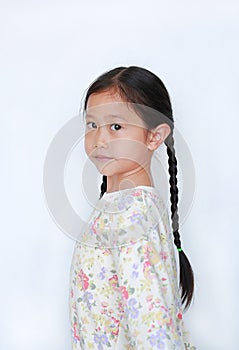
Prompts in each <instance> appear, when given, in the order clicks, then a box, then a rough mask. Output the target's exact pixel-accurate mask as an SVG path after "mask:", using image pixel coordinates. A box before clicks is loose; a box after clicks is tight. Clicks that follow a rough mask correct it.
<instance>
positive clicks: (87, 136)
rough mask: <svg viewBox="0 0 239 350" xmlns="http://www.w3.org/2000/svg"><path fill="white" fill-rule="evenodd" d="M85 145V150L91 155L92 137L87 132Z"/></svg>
mask: <svg viewBox="0 0 239 350" xmlns="http://www.w3.org/2000/svg"><path fill="white" fill-rule="evenodd" d="M84 146H85V152H86V154H87V156H89V155H90V153H91V152H92V148H93V147H92V142H91V137H90V135H89V134H88V135H87V134H85V139H84Z"/></svg>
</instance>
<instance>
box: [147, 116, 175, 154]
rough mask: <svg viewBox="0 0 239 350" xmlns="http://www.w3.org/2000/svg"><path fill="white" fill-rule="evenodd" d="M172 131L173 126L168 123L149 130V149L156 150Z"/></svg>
mask: <svg viewBox="0 0 239 350" xmlns="http://www.w3.org/2000/svg"><path fill="white" fill-rule="evenodd" d="M170 133H171V128H170V126H169V125H168V124H166V123H164V124H160V125H158V126H157V127H156V128H154V129H151V130H149V134H148V141H147V147H148V149H149V150H151V151H154V150H156V149H157V148H158V147H159V146H160V145H161V143H163V142H164V140H165V139H166V138H167V137H168V135H169V134H170Z"/></svg>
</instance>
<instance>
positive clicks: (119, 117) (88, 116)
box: [85, 114, 128, 122]
mask: <svg viewBox="0 0 239 350" xmlns="http://www.w3.org/2000/svg"><path fill="white" fill-rule="evenodd" d="M105 117H106V118H109V117H113V118H117V119H122V120H124V121H125V122H128V120H126V119H125V118H124V117H122V116H121V115H116V114H108V115H106V116H105ZM87 118H93V119H95V118H96V119H97V117H95V116H94V115H91V114H86V116H85V119H87Z"/></svg>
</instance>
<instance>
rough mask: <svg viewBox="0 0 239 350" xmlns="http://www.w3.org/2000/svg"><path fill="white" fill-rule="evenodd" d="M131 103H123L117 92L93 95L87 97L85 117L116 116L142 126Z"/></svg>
mask: <svg viewBox="0 0 239 350" xmlns="http://www.w3.org/2000/svg"><path fill="white" fill-rule="evenodd" d="M133 105H134V104H133V103H130V102H125V101H124V100H123V99H122V98H121V96H120V95H119V94H118V93H117V92H112V91H106V92H99V93H93V94H91V95H90V96H89V98H88V101H87V108H86V117H87V115H90V116H92V117H94V118H104V117H105V116H110V115H112V116H113V115H114V116H116V115H118V116H119V117H120V116H121V117H123V118H124V119H125V120H126V121H127V122H131V123H136V124H137V125H139V124H140V125H144V124H143V121H142V119H141V118H140V117H139V116H138V114H137V113H136V112H135V110H134V109H133Z"/></svg>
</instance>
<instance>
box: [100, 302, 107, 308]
mask: <svg viewBox="0 0 239 350" xmlns="http://www.w3.org/2000/svg"><path fill="white" fill-rule="evenodd" d="M108 305H109V304H108V303H107V301H102V303H101V306H102V307H107V306H108Z"/></svg>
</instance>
